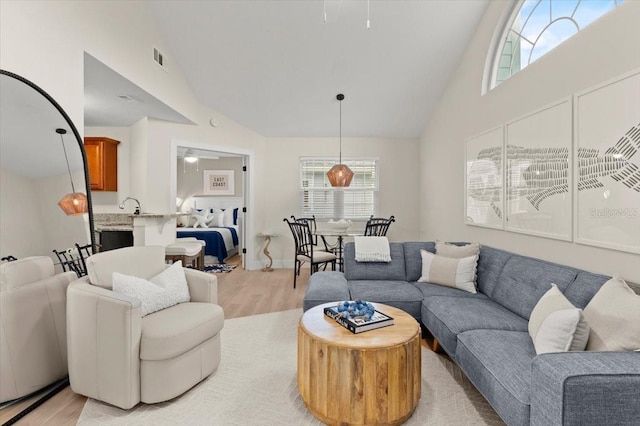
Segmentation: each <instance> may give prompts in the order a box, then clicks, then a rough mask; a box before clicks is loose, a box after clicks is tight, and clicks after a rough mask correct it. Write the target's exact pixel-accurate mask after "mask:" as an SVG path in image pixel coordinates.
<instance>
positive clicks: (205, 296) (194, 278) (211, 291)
mask: <svg viewBox="0 0 640 426" xmlns="http://www.w3.org/2000/svg"><path fill="white" fill-rule="evenodd" d="M184 275H185V276H186V277H187V284H188V285H189V294H190V295H191V301H192V302H202V303H216V304H217V303H218V278H217V277H216V276H215V275H214V274H208V273H206V272H202V271H198V270H195V269H192V268H184Z"/></svg>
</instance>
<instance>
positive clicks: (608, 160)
mask: <svg viewBox="0 0 640 426" xmlns="http://www.w3.org/2000/svg"><path fill="white" fill-rule="evenodd" d="M574 105H575V114H576V116H575V123H574V126H575V128H574V132H575V141H576V146H575V153H574V155H575V157H574V158H575V159H574V161H575V173H574V176H575V177H574V181H575V184H576V186H577V190H576V191H575V195H574V198H575V208H574V210H575V220H574V222H575V224H574V227H575V231H574V232H575V241H576V242H577V243H581V244H589V245H594V246H599V247H605V248H610V249H615V250H623V251H627V252H631V253H640V152H638V151H640V69H639V70H635V71H634V72H631V73H629V74H626V75H623V76H621V77H619V78H617V79H615V80H612V81H609V82H607V83H604V84H601V85H598V86H596V87H593V88H591V89H588V90H585V91H583V92H581V93H578V94H576V95H575V98H574Z"/></svg>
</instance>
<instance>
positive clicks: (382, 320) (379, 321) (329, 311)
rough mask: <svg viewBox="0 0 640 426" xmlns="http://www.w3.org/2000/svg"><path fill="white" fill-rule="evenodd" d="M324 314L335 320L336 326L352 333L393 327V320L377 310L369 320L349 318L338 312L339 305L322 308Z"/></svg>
mask: <svg viewBox="0 0 640 426" xmlns="http://www.w3.org/2000/svg"><path fill="white" fill-rule="evenodd" d="M324 314H325V315H326V316H328V317H329V318H331V319H333V320H335V321H336V322H337V323H338V324H340V325H341V326H343V327H344V328H346V329H347V330H349V331H350V332H352V333H356V334H357V333H362V332H364V331H369V330H375V329H377V328H381V327H387V326H390V325H393V323H394V322H393V318H392V317H390V316H389V315H386V314H384V313H382V312H380V311H378V310H375V311H374V313H373V315H371V318H370V319H365V318H364V317H355V318H350V317H349V316H348V315H345V312H344V311H341V310H339V305H336V306H328V307H326V308H324Z"/></svg>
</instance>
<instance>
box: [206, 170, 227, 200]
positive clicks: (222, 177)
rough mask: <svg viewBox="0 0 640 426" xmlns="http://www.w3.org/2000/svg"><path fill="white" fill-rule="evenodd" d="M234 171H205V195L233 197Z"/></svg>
mask: <svg viewBox="0 0 640 426" xmlns="http://www.w3.org/2000/svg"><path fill="white" fill-rule="evenodd" d="M233 177H234V174H233V170H205V171H204V191H203V193H204V195H233V194H234V188H233Z"/></svg>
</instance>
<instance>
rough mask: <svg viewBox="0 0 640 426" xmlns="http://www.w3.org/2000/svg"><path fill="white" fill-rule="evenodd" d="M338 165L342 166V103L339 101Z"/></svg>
mask: <svg viewBox="0 0 640 426" xmlns="http://www.w3.org/2000/svg"><path fill="white" fill-rule="evenodd" d="M338 164H342V101H340V161H339V162H338Z"/></svg>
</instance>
